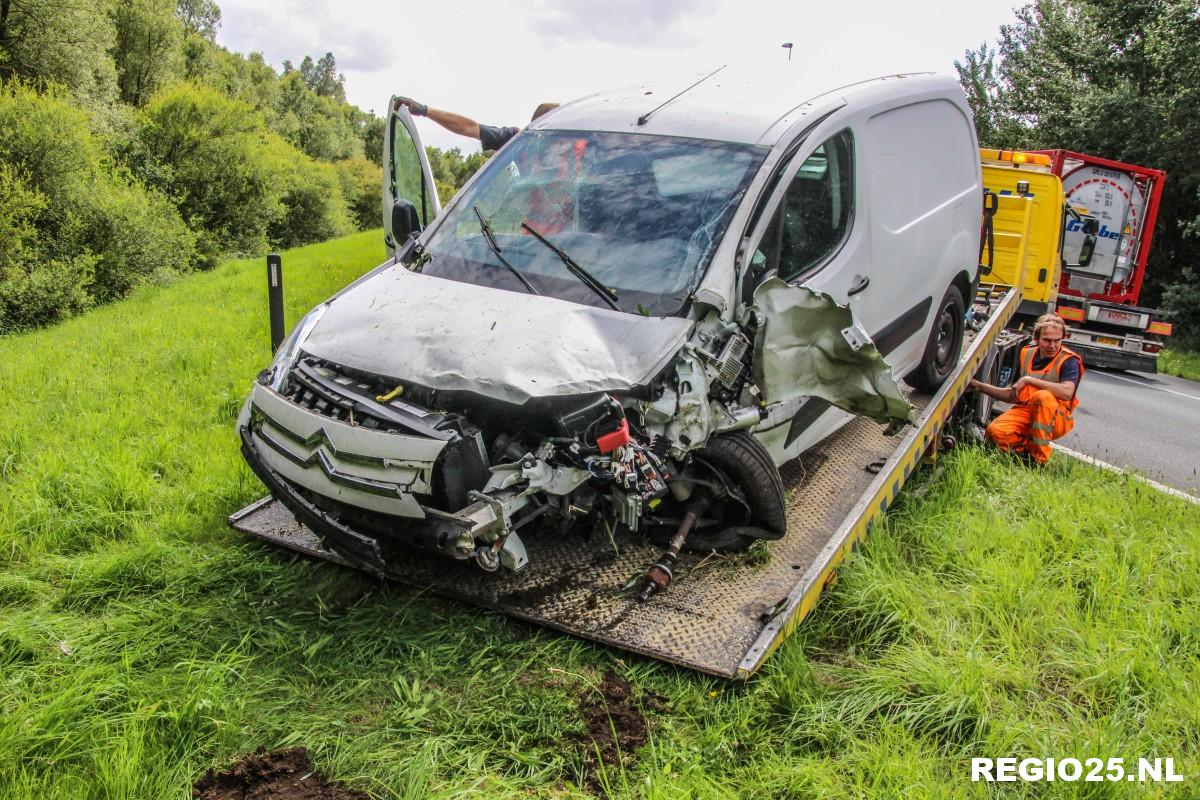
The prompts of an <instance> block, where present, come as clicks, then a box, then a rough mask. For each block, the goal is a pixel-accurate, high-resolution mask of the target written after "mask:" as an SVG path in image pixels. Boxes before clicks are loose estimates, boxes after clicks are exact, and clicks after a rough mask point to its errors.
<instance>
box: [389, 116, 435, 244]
mask: <svg viewBox="0 0 1200 800" xmlns="http://www.w3.org/2000/svg"><path fill="white" fill-rule="evenodd" d="M388 109H389V111H388V121H387V128H386V130H385V131H384V136H383V230H384V240H385V242H386V243H387V247H388V252H389V253H394V252H395V250H396V248H397V247H399V246H400V245H403V244H404V241H405V240H406V239H407V238H408V237H409V235H410V234H412V233H416V232H418V231H421V230H424V229H425V227H426V226H427V225H428V224H429V223H430V222H431V221H433V218H434V217H436V216H437V215H438V214H439V213H440V212H441V210H442V204H441V202H439V200H438V194H437V186H436V185H435V184H434V182H433V172H432V171H430V169H429V159H428V158H426V157H425V148H424V147H423V146H422V145H421V137H420V136H419V135H417V128H416V125H415V124H413V119H412V116H411V115H410V114H409V113H408V109H407V108H405V107H404V106H400V107H399V109H398V110H397V107H396V98H395V97H393V98H392V99H391V100H390V101H388Z"/></svg>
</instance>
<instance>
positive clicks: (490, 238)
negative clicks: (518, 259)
mask: <svg viewBox="0 0 1200 800" xmlns="http://www.w3.org/2000/svg"><path fill="white" fill-rule="evenodd" d="M471 208H473V209H475V216H477V217H479V230H480V231H482V232H483V238H484V239H487V243H488V247H490V248H492V252H493V253H495V254H496V258H498V259H500V263H501V264H503V265H504V266H506V267H508V271H509V272H511V273H512V274H513V275H516V276H517V280H519V281H520V282H521V283H523V284H524V285H525V288H526V289H528V290H529V293H530V294H538V290H537V289H535V288H533V284H532V283H530V282H529V279H528V278H526V277H525V276H524V275H522V274H521V271H520V270H518V269H517V268H516V267H514V266H513V265H512V264H511V263H510V262H509V260H508V259H507V258H505V257H504V254H503V253H502V252H500V245H499V244H497V242H496V237H495V236H494V235H493V234H492V223H490V222H488V221H487V219H486V218H485V217H484V216H483V212H482V211H480V210H479V206H477V205H474V206H471Z"/></svg>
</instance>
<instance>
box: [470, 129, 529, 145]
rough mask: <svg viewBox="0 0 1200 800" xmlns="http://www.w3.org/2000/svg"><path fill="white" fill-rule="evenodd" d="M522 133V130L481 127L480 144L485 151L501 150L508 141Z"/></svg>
mask: <svg viewBox="0 0 1200 800" xmlns="http://www.w3.org/2000/svg"><path fill="white" fill-rule="evenodd" d="M520 132H521V129H520V128H497V127H496V126H494V125H480V126H479V143H480V144H481V145H483V149H484V150H499V149H500V148H501V147H504V145H505V144H507V143H508V140H509V139H511V138H513V137H514V136H516V135H517V134H518V133H520Z"/></svg>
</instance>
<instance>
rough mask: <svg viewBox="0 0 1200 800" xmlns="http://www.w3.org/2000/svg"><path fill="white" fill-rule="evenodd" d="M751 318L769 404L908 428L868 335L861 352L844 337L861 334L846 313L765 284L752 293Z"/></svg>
mask: <svg viewBox="0 0 1200 800" xmlns="http://www.w3.org/2000/svg"><path fill="white" fill-rule="evenodd" d="M754 312H755V314H756V316H757V317H758V321H759V332H758V337H757V339H756V341H755V343H754V380H755V382H756V383H757V384H758V385H759V387H760V388H761V389H762V390H763V394H764V396H765V397H766V399H767V402H769V403H777V402H782V401H784V400H789V399H791V398H794V397H819V398H821V399H822V400H826V401H828V402H829V403H830V404H832V405H835V406H837V407H838V408H841V409H844V410H846V411H849V412H851V413H853V414H858V415H860V416H864V417H869V418H871V419H874V420H876V421H878V422H889V421H892V420H902V421H908V420H909V416H910V414H911V412H912V408H911V406H909V404H908V401H906V400H905V399H904V395H903V394H901V392H900V387H899V386H898V385H897V384H896V381H895V379H894V378H893V377H892V371H891V368H890V367H889V366H888V365H887V363H886V362H885V361H884V360H883V356H881V355H880V354H879V351H878V350H876V349H875V345H874V344H873V343H871V342H870V340H869V338H867V337H866V334H865V332H862V333H860V334H859V335H861V336H862V337H864V338H866V343H865V344H863V345H862V346H861V347H859V349H857V350H855V349H854V347H852V346H851V345H850V343H849V342H848V341H847V340H846V337H845V336H844V335H843V334H842V331H843V330H845V329H847V328H857V327H858V326H856V324H855V321H854V316H853V314H852V313H851V312H850V309H849V307H847V306H842V305H838V303H837V301H835V300H834V299H833V298H832V297H830V296H829V295H827V294H825V293H823V292H818V291H815V290H813V289H810V288H809V287H807V286H792V285H791V284H789V283H786V282H785V281H783V280H780V279H779V278H768V279H767V280H765V281H763V282H762V284H760V285H759V287H758V288H757V289H756V290H755V291H754ZM859 330H860V331H861V328H859Z"/></svg>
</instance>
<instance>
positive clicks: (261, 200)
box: [140, 83, 350, 264]
mask: <svg viewBox="0 0 1200 800" xmlns="http://www.w3.org/2000/svg"><path fill="white" fill-rule="evenodd" d="M141 139H142V146H143V148H144V153H142V154H141V156H140V161H141V162H143V163H144V165H145V166H144V167H143V170H144V171H146V173H147V174H153V175H154V176H156V177H155V178H154V180H157V181H159V182H160V185H161V187H162V189H163V190H164V191H165V192H166V193H167V194H168V195H169V196H170V197H171V198H172V199H174V201H175V203H176V204H177V205H178V207H179V210H180V212H181V213H182V214H183V217H184V219H186V220H187V221H188V224H189V225H190V226H191V227H192V229H193V230H194V231H196V233H197V234H198V236H199V242H200V249H201V251H202V253H203V256H204V259H205V261H206V262H207V263H208V264H213V263H215V262H216V260H217V259H218V258H219V257H220V256H222V255H223V254H228V253H240V254H245V255H258V254H261V253H264V252H266V250H267V248H268V247H269V246H284V247H291V246H293V245H297V244H306V243H309V242H316V241H320V240H322V239H328V238H330V237H333V236H339V235H341V234H343V233H346V232H347V231H349V230H350V222H349V219H348V215H347V212H346V204H345V200H344V199H343V198H342V192H341V182H340V181H339V180H338V176H337V173H336V171H335V170H334V168H333V167H332V166H331V165H328V164H318V163H317V162H315V161H313V160H312V159H311V158H309V157H308V156H306V155H304V153H302V152H300V151H299V150H297V149H296V148H295V147H293V146H292V145H290V144H288V142H286V141H285V140H284V139H283V138H282V137H280V136H279V135H277V134H275V133H272V132H271V131H270V130H269V129H268V128H267V125H266V121H265V119H264V117H263V115H262V114H260V113H259V112H257V111H255V110H254V108H253V107H252V106H251V105H249V104H248V103H245V102H242V101H240V100H234V99H231V98H229V97H226V96H225V95H223V94H221V93H220V92H219V91H217V90H216V89H213V88H211V87H208V86H199V85H195V84H188V83H179V84H175V85H173V86H170V87H168V88H166V89H164V90H163V91H162V92H160V93H159V94H158V95H156V96H155V97H154V98H153V99H152V100H151V101H150V103H149V104H148V105H147V107H146V111H145V115H144V125H143V129H142V136H141Z"/></svg>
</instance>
